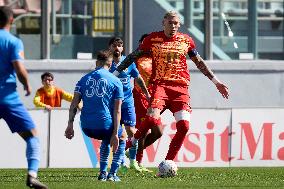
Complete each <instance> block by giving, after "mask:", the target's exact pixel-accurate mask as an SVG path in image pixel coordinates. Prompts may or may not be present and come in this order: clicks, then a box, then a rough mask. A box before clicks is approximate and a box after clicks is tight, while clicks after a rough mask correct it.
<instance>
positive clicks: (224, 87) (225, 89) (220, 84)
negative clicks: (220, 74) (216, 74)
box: [216, 83, 229, 99]
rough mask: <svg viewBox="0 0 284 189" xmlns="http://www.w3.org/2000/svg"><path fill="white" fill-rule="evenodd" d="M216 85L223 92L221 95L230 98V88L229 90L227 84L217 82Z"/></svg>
mask: <svg viewBox="0 0 284 189" xmlns="http://www.w3.org/2000/svg"><path fill="white" fill-rule="evenodd" d="M216 87H217V89H218V91H219V93H221V95H222V96H223V97H224V98H226V99H228V98H229V90H228V87H227V86H226V85H224V84H223V83H217V84H216Z"/></svg>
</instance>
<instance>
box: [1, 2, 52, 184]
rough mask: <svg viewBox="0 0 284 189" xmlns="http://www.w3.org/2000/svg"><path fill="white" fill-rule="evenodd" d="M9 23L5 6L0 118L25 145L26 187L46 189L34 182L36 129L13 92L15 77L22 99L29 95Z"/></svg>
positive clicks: (19, 46)
mask: <svg viewBox="0 0 284 189" xmlns="http://www.w3.org/2000/svg"><path fill="white" fill-rule="evenodd" d="M12 23H13V12H12V10H11V9H10V8H9V7H0V119H2V118H3V119H4V120H5V121H6V123H7V124H8V126H9V128H10V130H11V131H12V132H13V133H14V132H16V133H18V134H19V135H20V136H21V137H22V138H23V139H24V140H25V141H26V143H27V148H26V157H27V161H28V175H27V181H26V185H27V186H28V187H30V188H48V187H47V186H46V185H44V184H42V183H41V182H40V181H39V180H38V179H37V172H38V167H39V158H40V144H39V139H38V137H37V130H36V127H35V124H34V122H33V120H32V119H31V116H30V115H29V113H28V111H27V109H26V108H25V107H24V105H23V104H22V102H21V100H20V97H19V94H18V92H17V91H16V87H17V86H16V75H17V76H18V79H19V81H20V82H21V83H22V84H23V86H24V90H25V91H26V96H28V95H30V94H31V86H30V84H29V81H28V73H27V71H26V69H25V67H24V65H23V64H22V61H23V59H24V47H23V43H22V41H21V40H20V39H18V38H16V37H15V36H13V35H12V34H10V28H11V24H12ZM2 142H4V141H2Z"/></svg>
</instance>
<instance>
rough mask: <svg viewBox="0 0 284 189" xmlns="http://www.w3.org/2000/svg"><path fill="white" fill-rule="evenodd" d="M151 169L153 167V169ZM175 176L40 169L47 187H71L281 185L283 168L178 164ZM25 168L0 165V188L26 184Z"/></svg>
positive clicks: (98, 188)
mask: <svg viewBox="0 0 284 189" xmlns="http://www.w3.org/2000/svg"><path fill="white" fill-rule="evenodd" d="M152 170H154V172H155V171H156V169H152ZM178 174H179V175H178V176H176V177H174V178H157V177H156V176H155V173H150V174H142V173H136V172H135V171H132V170H128V171H127V173H125V174H124V173H121V172H119V176H120V178H121V180H122V182H120V183H113V182H99V181H98V180H97V176H98V169H41V170H40V173H39V178H40V180H41V181H42V182H44V183H45V184H47V185H48V186H49V188H50V189H65V188H66V189H67V188H68V189H71V188H96V189H100V188H104V189H110V188H119V189H120V188H121V189H126V188H127V189H128V188H133V189H148V188H149V189H152V188H157V189H160V188H168V189H172V188H210V189H213V188H238V189H240V188H284V168H281V167H278V168H180V169H179V170H178ZM25 179H26V170H24V169H0V188H1V189H2V188H3V189H4V188H5V189H6V188H25Z"/></svg>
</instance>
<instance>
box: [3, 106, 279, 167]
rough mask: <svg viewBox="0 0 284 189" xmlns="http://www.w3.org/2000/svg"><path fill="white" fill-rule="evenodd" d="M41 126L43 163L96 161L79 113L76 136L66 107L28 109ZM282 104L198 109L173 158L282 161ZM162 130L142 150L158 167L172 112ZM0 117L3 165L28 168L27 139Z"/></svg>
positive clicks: (95, 145) (191, 162)
mask: <svg viewBox="0 0 284 189" xmlns="http://www.w3.org/2000/svg"><path fill="white" fill-rule="evenodd" d="M29 112H30V113H31V115H32V118H33V119H34V120H35V122H36V125H37V126H38V129H39V131H40V140H41V164H40V166H41V167H42V168H46V167H50V168H59V167H62V168H73V167H80V168H81V167H83V168H84V167H86V168H87V167H98V166H99V163H98V162H99V145H100V143H99V142H98V141H95V140H91V139H89V138H88V137H86V136H85V135H84V134H83V133H82V131H81V129H80V126H79V125H80V122H79V117H80V116H79V115H77V116H76V119H75V122H74V129H75V137H74V138H73V139H72V140H68V139H66V138H65V137H64V131H65V128H66V126H67V120H68V110H67V109H63V110H52V111H51V112H50V113H49V112H46V111H44V110H29ZM283 114H284V109H282V108H250V109H245V108H241V109H235V108H234V109H194V110H193V112H192V118H191V124H190V130H189V132H188V134H187V136H186V139H185V141H184V144H183V146H182V148H181V150H180V151H179V153H178V155H177V157H176V158H175V161H176V163H177V165H178V166H179V167H240V166H246V167H249V166H261V167H262V166H284V161H283V160H284V142H283V140H284V129H283V125H284V120H283ZM162 121H163V131H164V134H163V136H162V137H161V138H160V139H159V140H158V141H157V142H156V143H154V145H152V146H150V147H148V148H147V149H146V150H145V152H144V159H143V163H144V165H145V166H148V167H155V166H157V165H158V163H159V162H160V161H162V160H163V158H164V157H165V155H166V153H167V150H168V146H169V143H170V140H171V138H172V137H173V136H174V133H175V129H176V128H175V121H174V117H173V116H172V114H171V112H169V111H166V112H164V114H163V116H162ZM5 124H6V123H5V122H4V121H3V120H1V121H0V138H1V141H2V142H1V143H0V149H1V150H2V153H1V156H0V160H1V161H0V168H25V167H26V161H25V158H24V157H25V142H24V141H23V140H22V139H21V138H20V137H19V136H13V135H12V134H11V133H10V131H9V129H8V127H6V125H5Z"/></svg>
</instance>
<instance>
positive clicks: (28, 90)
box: [24, 84, 32, 96]
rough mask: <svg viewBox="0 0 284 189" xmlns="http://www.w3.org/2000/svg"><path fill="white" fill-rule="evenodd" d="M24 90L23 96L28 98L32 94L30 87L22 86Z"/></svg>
mask: <svg viewBox="0 0 284 189" xmlns="http://www.w3.org/2000/svg"><path fill="white" fill-rule="evenodd" d="M24 90H25V91H26V94H25V96H29V95H30V94H31V92H32V89H31V86H30V85H29V84H28V85H26V86H24Z"/></svg>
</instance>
